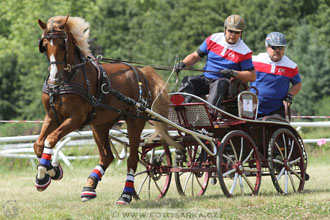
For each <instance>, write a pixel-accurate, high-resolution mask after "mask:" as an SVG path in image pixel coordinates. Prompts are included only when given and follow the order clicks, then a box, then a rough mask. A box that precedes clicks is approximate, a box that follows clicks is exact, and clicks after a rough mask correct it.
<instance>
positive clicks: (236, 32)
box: [228, 29, 241, 34]
mask: <svg viewBox="0 0 330 220" xmlns="http://www.w3.org/2000/svg"><path fill="white" fill-rule="evenodd" d="M228 32H229V33H231V34H232V33H234V34H240V33H241V31H233V30H229V29H228Z"/></svg>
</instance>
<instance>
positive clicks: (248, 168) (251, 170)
mask: <svg viewBox="0 0 330 220" xmlns="http://www.w3.org/2000/svg"><path fill="white" fill-rule="evenodd" d="M244 171H247V172H254V173H257V172H258V171H259V170H258V169H255V168H250V167H244Z"/></svg>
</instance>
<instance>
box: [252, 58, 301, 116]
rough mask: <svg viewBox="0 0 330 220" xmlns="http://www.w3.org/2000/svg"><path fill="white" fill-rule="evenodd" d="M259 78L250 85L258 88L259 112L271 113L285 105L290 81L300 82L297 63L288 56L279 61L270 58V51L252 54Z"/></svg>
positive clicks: (293, 83)
mask: <svg viewBox="0 0 330 220" xmlns="http://www.w3.org/2000/svg"><path fill="white" fill-rule="evenodd" d="M252 60H253V65H254V68H255V70H256V74H257V79H256V81H255V82H252V83H251V84H250V85H251V86H254V87H256V88H257V89H258V98H259V112H258V113H259V114H269V113H271V112H273V111H275V110H277V109H279V108H281V107H282V106H283V99H284V98H285V96H286V95H287V93H288V91H289V88H290V83H291V84H292V85H295V84H297V83H300V81H301V79H300V75H299V71H298V67H297V64H296V63H294V62H293V61H291V60H290V59H289V58H288V57H287V56H285V55H284V56H283V57H282V59H281V60H280V61H278V62H274V61H272V60H271V59H270V57H269V55H268V53H260V54H258V55H257V56H252Z"/></svg>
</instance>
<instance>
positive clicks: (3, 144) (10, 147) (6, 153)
mask: <svg viewBox="0 0 330 220" xmlns="http://www.w3.org/2000/svg"><path fill="white" fill-rule="evenodd" d="M291 125H292V126H293V127H297V130H300V128H301V127H330V122H291ZM153 132H154V130H153V129H145V130H143V132H142V135H147V134H150V133H153ZM109 133H110V135H112V136H116V137H119V138H121V139H122V140H123V141H126V142H128V139H127V137H126V133H127V131H126V130H121V131H119V130H113V129H111V130H110V132H109ZM37 138H38V135H28V136H15V137H0V157H10V158H29V159H30V160H31V163H32V164H33V165H35V159H36V156H35V155H34V150H33V143H32V142H34V141H35V140H37ZM74 138H80V139H79V140H75V139H74ZM81 138H86V139H81ZM92 138H93V134H92V131H81V132H79V133H78V132H72V133H70V134H68V135H67V136H65V137H64V138H63V139H62V140H61V141H59V142H58V143H57V145H56V147H55V148H54V156H53V161H57V160H58V158H60V159H62V160H63V162H64V163H65V164H66V165H67V166H70V160H77V159H78V160H83V159H90V158H97V157H98V155H89V156H65V155H64V153H63V152H62V148H63V147H64V146H77V145H78V146H79V145H80V146H85V145H95V142H94V139H92ZM320 140H322V142H323V143H326V142H330V138H320V139H304V140H303V141H304V143H317V142H319V141H320ZM26 142H28V143H26ZM114 142H115V141H114Z"/></svg>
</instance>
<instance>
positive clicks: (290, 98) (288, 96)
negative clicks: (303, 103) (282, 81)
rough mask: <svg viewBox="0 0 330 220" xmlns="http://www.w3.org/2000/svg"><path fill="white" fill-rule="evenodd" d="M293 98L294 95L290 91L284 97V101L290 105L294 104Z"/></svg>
mask: <svg viewBox="0 0 330 220" xmlns="http://www.w3.org/2000/svg"><path fill="white" fill-rule="evenodd" d="M292 100H293V95H292V94H291V93H289V92H288V94H286V96H285V97H284V99H283V101H285V102H287V103H288V105H291V104H292Z"/></svg>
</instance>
